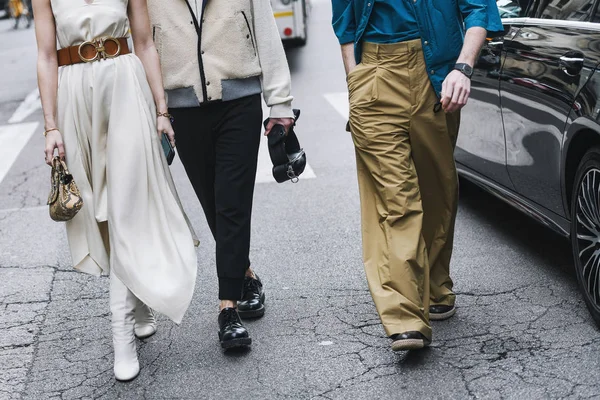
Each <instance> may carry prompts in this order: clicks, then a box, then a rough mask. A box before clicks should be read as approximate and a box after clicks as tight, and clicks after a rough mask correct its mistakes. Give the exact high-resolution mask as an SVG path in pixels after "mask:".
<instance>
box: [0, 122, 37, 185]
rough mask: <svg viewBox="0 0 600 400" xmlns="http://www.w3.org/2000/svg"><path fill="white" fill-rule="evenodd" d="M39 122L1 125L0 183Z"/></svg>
mask: <svg viewBox="0 0 600 400" xmlns="http://www.w3.org/2000/svg"><path fill="white" fill-rule="evenodd" d="M38 125H39V123H38V122H28V123H24V124H14V125H4V126H0V143H1V144H2V145H0V183H2V181H3V180H4V177H5V176H6V174H8V171H10V168H11V167H12V165H13V164H14V162H15V160H16V159H17V157H18V156H19V154H20V153H21V150H23V147H25V145H26V144H27V142H29V139H31V136H32V135H33V132H35V130H36V129H37V127H38Z"/></svg>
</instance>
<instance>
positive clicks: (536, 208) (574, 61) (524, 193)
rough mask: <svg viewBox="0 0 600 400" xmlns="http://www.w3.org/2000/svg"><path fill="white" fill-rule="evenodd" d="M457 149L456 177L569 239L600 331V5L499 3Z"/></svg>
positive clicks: (570, 0) (587, 1)
mask: <svg viewBox="0 0 600 400" xmlns="http://www.w3.org/2000/svg"><path fill="white" fill-rule="evenodd" d="M498 3H499V7H503V8H504V10H505V11H504V12H507V11H506V9H507V7H508V9H509V10H510V15H511V16H513V17H511V18H504V19H503V23H504V28H505V31H504V34H503V35H501V36H499V37H492V38H488V39H487V42H486V44H485V45H484V47H483V49H482V52H481V54H480V57H479V59H478V62H477V65H476V66H475V72H474V74H473V78H472V89H471V98H470V100H469V103H468V104H467V106H466V107H465V109H464V110H463V114H462V122H461V132H460V135H459V139H458V143H457V148H456V153H455V154H456V161H457V166H458V169H459V174H460V175H461V176H462V177H463V178H466V179H468V180H470V181H473V182H475V183H476V184H478V185H480V186H482V187H484V188H485V189H487V190H489V191H491V192H492V193H494V194H495V195H497V196H499V197H501V198H502V199H504V200H506V201H507V202H509V203H510V204H511V205H513V206H514V207H517V208H518V209H520V210H522V211H524V212H526V213H527V214H528V215H530V216H532V217H533V218H535V219H537V220H538V221H540V222H541V223H543V224H545V225H546V226H548V227H549V228H551V229H554V230H555V231H556V232H558V233H560V234H561V235H564V236H565V237H569V238H570V239H571V241H572V248H573V257H574V261H575V268H576V273H577V279H578V282H579V285H580V288H581V291H582V293H583V296H584V298H585V302H586V304H587V306H588V308H589V310H590V312H591V314H592V316H593V318H594V320H595V321H596V323H597V324H598V325H599V326H600V11H599V10H598V5H599V3H600V0H519V1H506V0H501V1H499V2H498Z"/></svg>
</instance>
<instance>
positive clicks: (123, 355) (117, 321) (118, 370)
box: [110, 274, 140, 381]
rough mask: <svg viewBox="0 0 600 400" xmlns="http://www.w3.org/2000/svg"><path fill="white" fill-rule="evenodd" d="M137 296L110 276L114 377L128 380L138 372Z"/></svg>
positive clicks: (117, 279)
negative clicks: (134, 332)
mask: <svg viewBox="0 0 600 400" xmlns="http://www.w3.org/2000/svg"><path fill="white" fill-rule="evenodd" d="M136 300H137V298H136V297H135V295H134V294H133V293H131V291H130V290H129V289H127V286H125V285H124V284H123V282H121V281H120V280H119V278H117V277H116V276H115V275H114V274H113V275H111V277H110V311H111V313H112V323H111V324H112V331H113V346H114V350H115V368H114V369H115V378H116V379H117V380H118V381H130V380H132V379H133V378H135V377H136V376H137V375H138V374H139V373H140V364H139V362H138V356H137V348H136V344H135V336H134V334H133V331H134V328H133V327H134V322H135V320H134V310H135V306H136Z"/></svg>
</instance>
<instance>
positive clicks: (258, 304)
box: [238, 275, 265, 319]
mask: <svg viewBox="0 0 600 400" xmlns="http://www.w3.org/2000/svg"><path fill="white" fill-rule="evenodd" d="M254 276H255V277H256V279H254V278H250V277H248V276H247V277H246V278H244V290H243V291H242V300H240V301H239V302H238V313H239V314H240V317H241V318H243V319H248V318H260V317H262V316H263V315H265V292H264V290H263V285H262V282H261V281H260V279H259V277H258V275H254Z"/></svg>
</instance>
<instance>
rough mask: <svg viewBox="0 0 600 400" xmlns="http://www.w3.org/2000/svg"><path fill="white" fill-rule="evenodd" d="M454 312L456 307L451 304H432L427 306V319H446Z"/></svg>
mask: <svg viewBox="0 0 600 400" xmlns="http://www.w3.org/2000/svg"><path fill="white" fill-rule="evenodd" d="M454 314H456V307H455V306H454V305H452V306H444V305H434V306H429V319H430V320H431V321H443V320H445V319H448V318H450V317H452V316H453V315H454Z"/></svg>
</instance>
